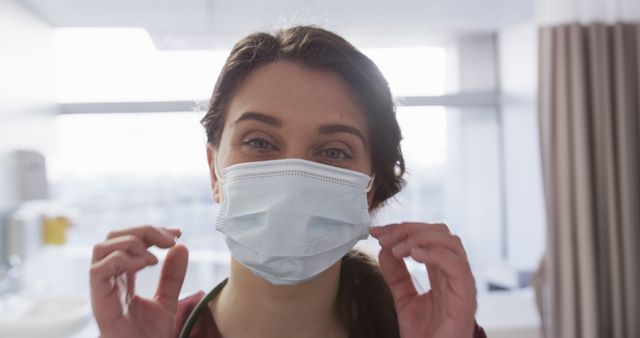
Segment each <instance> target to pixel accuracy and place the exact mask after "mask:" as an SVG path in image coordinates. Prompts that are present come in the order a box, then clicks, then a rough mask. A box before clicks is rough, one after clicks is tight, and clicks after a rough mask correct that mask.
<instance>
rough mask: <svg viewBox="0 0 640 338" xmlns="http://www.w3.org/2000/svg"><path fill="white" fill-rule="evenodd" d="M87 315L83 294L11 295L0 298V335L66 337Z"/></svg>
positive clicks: (22, 337) (89, 313) (86, 320)
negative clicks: (50, 295)
mask: <svg viewBox="0 0 640 338" xmlns="http://www.w3.org/2000/svg"><path fill="white" fill-rule="evenodd" d="M90 319H91V306H90V304H89V301H88V299H86V298H79V297H77V298H74V297H63V296H60V297H37V298H36V297H21V296H11V297H5V298H3V299H2V300H0V337H20V338H32V337H33V338H36V337H49V338H58V337H59V338H62V337H69V336H71V335H73V334H74V333H75V332H77V331H79V330H80V329H82V328H83V327H84V326H86V324H87V323H88V322H89V320H90Z"/></svg>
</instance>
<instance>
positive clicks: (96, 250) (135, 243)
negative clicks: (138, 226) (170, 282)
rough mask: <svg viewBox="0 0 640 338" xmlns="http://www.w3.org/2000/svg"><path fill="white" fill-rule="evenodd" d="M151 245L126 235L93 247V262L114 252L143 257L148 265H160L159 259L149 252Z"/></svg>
mask: <svg viewBox="0 0 640 338" xmlns="http://www.w3.org/2000/svg"><path fill="white" fill-rule="evenodd" d="M149 246H150V245H149V244H146V243H144V242H143V241H142V240H141V239H140V238H139V237H136V236H134V235H124V236H120V237H115V238H112V239H109V240H106V241H104V242H102V243H98V244H96V245H95V246H94V247H93V256H92V259H91V261H92V262H97V261H99V260H101V259H103V258H104V257H106V256H107V255H109V254H110V253H112V252H114V251H125V252H127V253H129V254H131V255H132V256H141V257H143V258H144V259H145V260H146V261H147V263H148V264H150V265H153V264H156V263H158V259H157V258H156V256H154V255H153V254H152V253H151V252H149V251H147V248H148V247H149Z"/></svg>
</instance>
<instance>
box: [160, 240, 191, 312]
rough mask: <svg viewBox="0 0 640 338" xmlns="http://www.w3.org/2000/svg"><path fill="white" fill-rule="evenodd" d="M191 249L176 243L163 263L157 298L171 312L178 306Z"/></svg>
mask: <svg viewBox="0 0 640 338" xmlns="http://www.w3.org/2000/svg"><path fill="white" fill-rule="evenodd" d="M188 260H189V251H188V250H187V248H186V247H185V246H184V245H176V246H174V247H173V248H171V249H170V250H169V252H168V253H167V256H166V257H165V260H164V264H163V265H162V272H161V273H160V281H159V282H158V290H157V291H156V297H155V298H156V300H157V301H158V302H159V303H160V304H162V305H163V306H164V307H165V308H167V309H169V310H170V311H171V312H175V311H176V309H177V306H178V296H179V295H180V289H182V282H184V276H185V275H186V273H187V264H188Z"/></svg>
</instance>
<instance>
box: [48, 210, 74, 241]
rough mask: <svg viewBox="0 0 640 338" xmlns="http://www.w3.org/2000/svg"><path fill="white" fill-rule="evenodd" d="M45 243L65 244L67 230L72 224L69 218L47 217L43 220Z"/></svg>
mask: <svg viewBox="0 0 640 338" xmlns="http://www.w3.org/2000/svg"><path fill="white" fill-rule="evenodd" d="M42 224H43V231H42V234H43V237H44V238H43V242H44V244H58V245H61V244H64V243H65V242H66V241H67V230H68V229H69V227H70V226H71V222H70V221H69V219H68V218H67V217H64V216H58V217H53V218H50V217H47V216H44V219H43V222H42Z"/></svg>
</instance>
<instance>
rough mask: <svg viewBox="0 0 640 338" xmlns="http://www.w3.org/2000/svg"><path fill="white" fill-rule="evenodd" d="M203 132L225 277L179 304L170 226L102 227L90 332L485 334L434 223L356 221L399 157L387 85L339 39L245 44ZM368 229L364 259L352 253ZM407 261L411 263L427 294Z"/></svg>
mask: <svg viewBox="0 0 640 338" xmlns="http://www.w3.org/2000/svg"><path fill="white" fill-rule="evenodd" d="M202 124H203V125H204V127H205V129H206V133H207V138H208V143H207V158H208V162H209V169H210V176H211V187H212V190H213V196H214V199H215V201H216V202H217V203H221V211H220V214H219V216H218V220H217V224H216V228H217V230H219V231H221V232H223V233H224V234H225V239H226V242H227V245H228V246H229V249H230V251H231V254H232V259H231V268H230V275H229V277H228V279H226V280H225V281H224V282H223V283H221V284H220V285H218V286H217V287H215V288H214V289H213V290H212V291H211V292H209V293H208V294H207V295H205V293H204V292H200V293H197V294H195V295H193V296H190V297H188V298H186V299H183V300H181V301H178V295H179V293H180V289H181V286H182V282H183V279H184V276H185V272H186V268H187V260H188V254H187V249H186V248H185V247H184V246H182V245H176V242H175V239H176V238H177V237H179V236H180V231H179V230H178V229H160V228H156V227H152V226H144V227H136V228H130V229H125V230H119V231H114V232H112V233H110V234H109V236H108V238H107V240H106V241H105V242H103V243H100V244H97V245H96V246H95V247H94V255H93V263H92V266H91V299H92V306H93V310H94V314H95V317H96V320H97V323H98V326H99V328H100V332H101V336H102V337H176V336H182V337H225V338H233V337H267V338H268V337H278V338H281V337H385V338H387V337H402V338H413V337H434V338H435V337H442V338H445V337H446V338H463V337H464V338H469V337H484V333H483V332H482V330H481V329H480V328H478V327H477V325H476V324H475V319H474V316H475V311H476V289H475V282H474V278H473V275H472V273H471V269H470V267H469V263H468V260H467V258H466V254H465V252H464V249H463V247H462V244H461V242H460V239H459V238H458V237H456V236H454V235H452V234H451V233H450V232H449V230H448V229H447V227H446V226H445V225H443V224H427V223H401V224H391V225H386V226H383V227H372V228H370V224H371V219H370V213H371V212H374V211H375V210H376V209H377V208H379V207H380V206H381V205H382V204H383V203H384V202H385V201H386V200H387V199H389V198H390V197H392V196H393V195H394V194H396V193H397V192H398V191H399V190H400V189H401V187H402V183H403V180H402V175H403V173H404V162H403V158H402V154H401V151H400V138H401V137H400V130H399V127H398V123H397V121H396V119H395V112H394V106H393V102H392V97H391V94H390V91H389V88H388V85H387V82H386V81H385V79H384V78H383V76H382V74H381V73H380V71H379V70H378V69H377V67H376V66H375V65H374V64H373V62H371V60H369V59H368V58H367V57H366V56H364V55H363V54H362V53H360V52H359V51H358V50H356V49H355V48H354V47H353V46H351V45H350V44H349V43H348V42H346V41H345V40H343V39H342V38H341V37H339V36H337V35H335V34H333V33H331V32H328V31H325V30H322V29H319V28H315V27H308V26H298V27H293V28H290V29H286V30H283V31H280V32H279V33H278V34H277V35H275V36H273V35H269V34H265V33H257V34H252V35H250V36H248V37H246V38H244V39H243V40H241V41H240V42H239V43H238V44H236V46H235V47H234V48H233V50H232V51H231V54H230V56H229V58H228V60H227V62H226V63H225V66H224V67H223V69H222V72H221V74H220V77H219V78H218V81H217V83H216V86H215V89H214V91H213V95H212V97H211V101H210V105H209V109H208V111H207V113H206V115H205V117H204V118H203V120H202ZM369 232H370V234H371V235H372V236H373V237H375V238H377V239H378V240H379V242H380V245H381V247H382V250H381V252H380V255H379V266H378V264H377V263H375V262H373V261H372V260H371V259H369V258H368V257H367V256H365V255H363V254H360V253H357V252H355V251H351V249H352V247H353V244H355V243H356V242H357V241H358V240H360V239H363V238H366V237H367V236H368V235H369ZM151 246H157V247H161V248H170V250H169V252H168V254H167V256H166V259H165V262H164V265H163V267H162V272H161V277H160V281H159V285H158V289H157V292H156V296H155V297H154V298H153V299H143V298H140V297H138V296H135V295H132V294H133V291H132V290H133V284H134V277H135V273H136V272H137V271H139V270H141V269H143V268H144V267H145V266H148V265H153V264H156V263H157V262H158V260H157V259H156V257H154V256H153V255H152V254H151V253H150V252H149V251H147V249H148V248H149V247H151ZM409 256H410V257H412V258H413V259H415V260H416V261H418V262H421V263H424V264H425V265H426V269H427V272H428V276H429V279H430V282H431V290H430V291H429V292H428V293H426V294H423V295H420V294H418V293H417V292H416V289H415V288H414V285H413V283H412V280H411V277H410V275H409V272H408V270H407V268H406V266H405V264H404V261H403V258H404V257H409ZM123 277H127V278H123ZM123 281H124V282H125V283H122V282H123ZM122 289H125V290H128V291H127V292H126V293H127V294H128V295H131V296H127V299H125V300H123V299H121V298H120V297H121V292H119V290H122Z"/></svg>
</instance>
